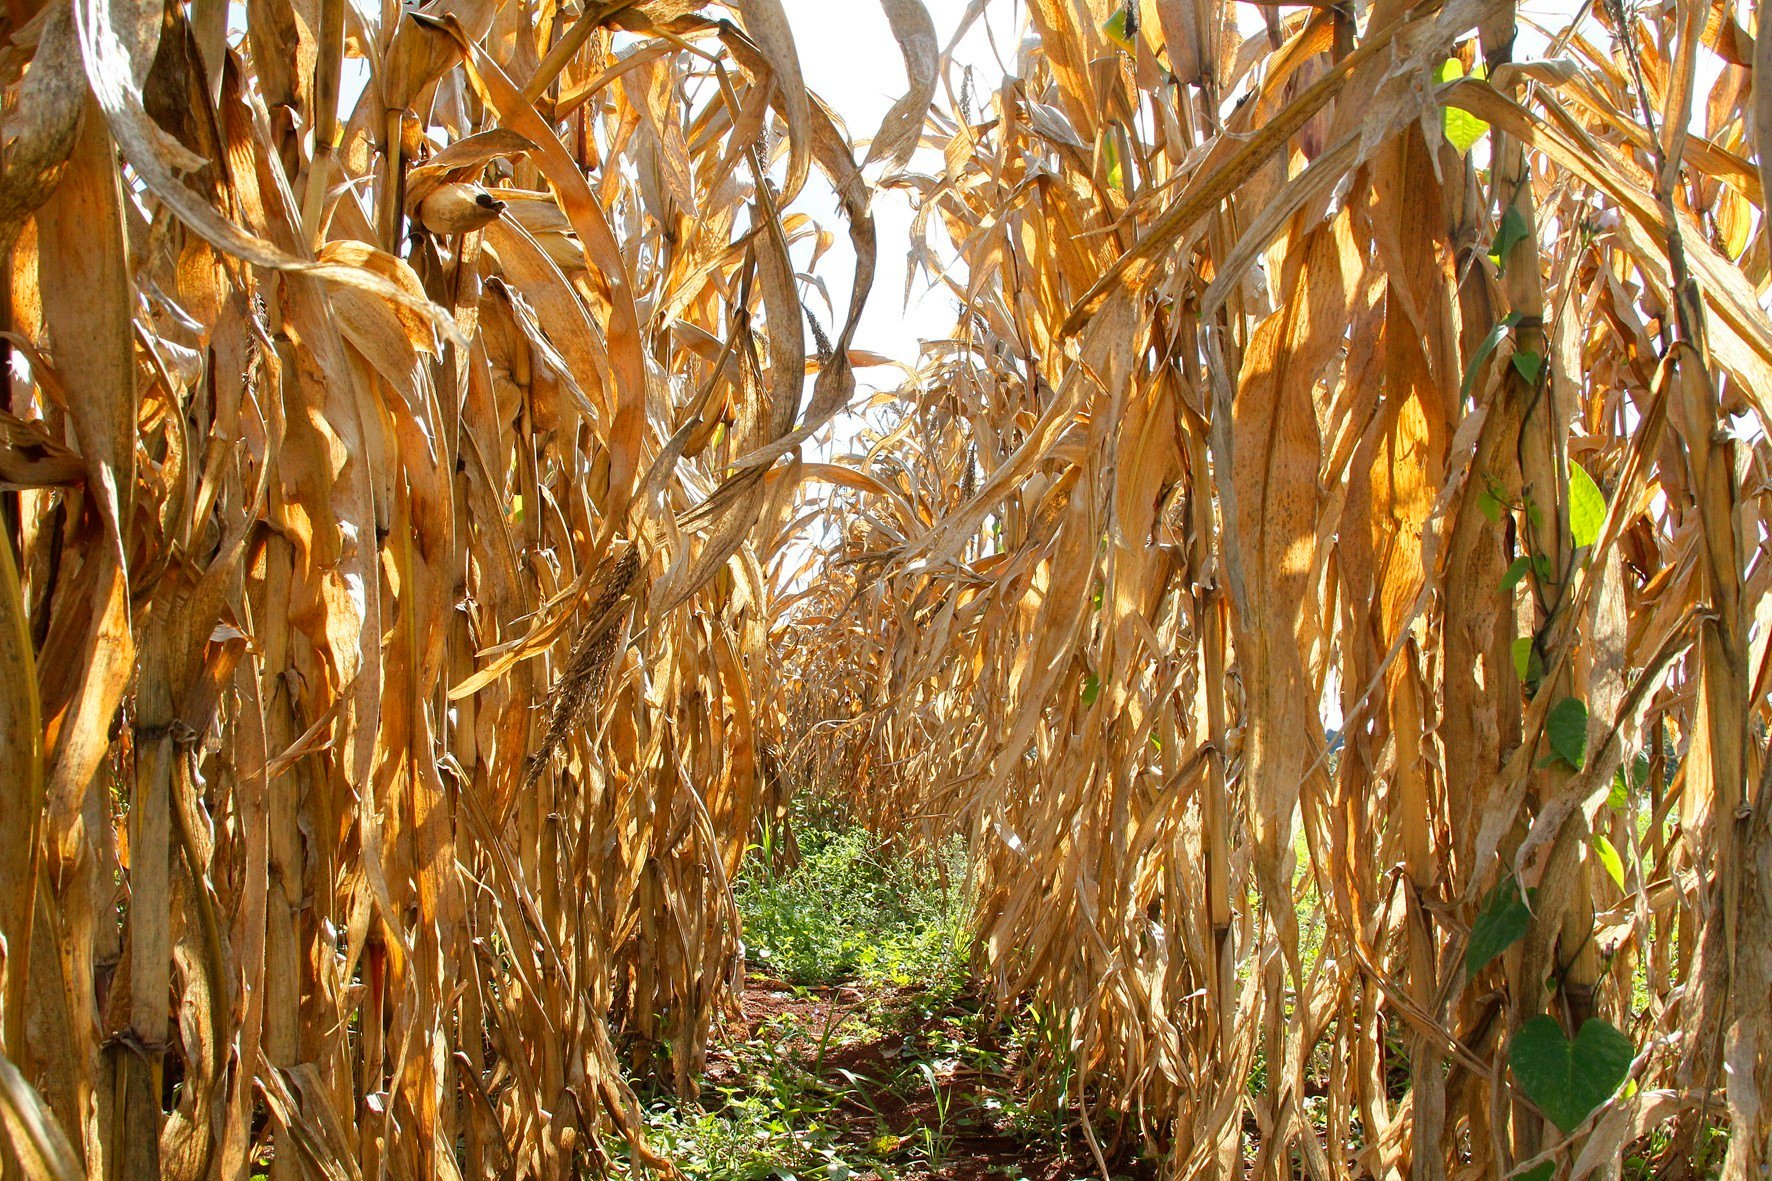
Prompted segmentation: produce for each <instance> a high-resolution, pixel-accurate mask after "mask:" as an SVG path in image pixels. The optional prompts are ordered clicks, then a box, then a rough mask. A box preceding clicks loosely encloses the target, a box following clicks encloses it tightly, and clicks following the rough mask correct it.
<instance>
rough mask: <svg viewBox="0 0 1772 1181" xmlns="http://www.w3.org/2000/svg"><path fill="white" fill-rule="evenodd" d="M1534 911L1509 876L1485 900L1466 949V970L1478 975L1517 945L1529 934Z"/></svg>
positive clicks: (1472, 926) (1472, 925) (1467, 972)
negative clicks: (1496, 958) (1490, 962)
mask: <svg viewBox="0 0 1772 1181" xmlns="http://www.w3.org/2000/svg"><path fill="white" fill-rule="evenodd" d="M1531 921H1532V912H1531V911H1530V910H1528V909H1527V908H1526V900H1525V899H1524V898H1521V897H1520V887H1519V885H1518V884H1517V883H1516V882H1515V881H1514V879H1513V878H1511V877H1509V878H1507V879H1506V880H1504V881H1503V882H1502V883H1501V884H1500V885H1498V886H1496V887H1495V888H1494V889H1493V890H1491V891H1489V897H1487V898H1485V899H1483V909H1482V911H1481V912H1480V913H1479V914H1478V915H1477V921H1476V922H1474V923H1472V924H1471V941H1470V943H1469V944H1468V945H1466V947H1465V949H1464V970H1465V973H1466V974H1467V975H1471V976H1475V975H1476V974H1477V972H1478V971H1479V970H1480V969H1481V968H1482V967H1483V966H1484V965H1485V964H1487V963H1488V962H1489V961H1490V960H1492V959H1494V958H1495V957H1496V956H1498V955H1500V954H1501V953H1502V952H1504V951H1506V950H1507V949H1508V948H1509V947H1511V946H1513V945H1514V944H1515V943H1516V942H1518V941H1519V940H1520V939H1521V938H1523V937H1524V936H1525V934H1526V927H1527V925H1528V924H1529V923H1531Z"/></svg>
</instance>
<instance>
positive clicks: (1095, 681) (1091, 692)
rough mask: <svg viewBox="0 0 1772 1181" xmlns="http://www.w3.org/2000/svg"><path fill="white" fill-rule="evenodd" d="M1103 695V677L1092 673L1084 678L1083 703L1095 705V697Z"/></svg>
mask: <svg viewBox="0 0 1772 1181" xmlns="http://www.w3.org/2000/svg"><path fill="white" fill-rule="evenodd" d="M1100 696H1101V678H1100V677H1098V676H1096V675H1095V674H1094V673H1090V674H1089V675H1088V676H1086V677H1084V678H1083V704H1084V705H1094V704H1095V699H1096V698H1097V697H1100Z"/></svg>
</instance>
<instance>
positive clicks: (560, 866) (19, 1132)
mask: <svg viewBox="0 0 1772 1181" xmlns="http://www.w3.org/2000/svg"><path fill="white" fill-rule="evenodd" d="M704 10H705V11H704ZM730 17H736V18H737V20H736V23H735V22H734V21H733V20H731V19H725V18H730ZM0 20H3V21H4V22H5V30H6V33H7V40H6V43H5V48H4V49H3V50H0V60H3V61H4V62H5V67H6V68H5V70H4V73H3V77H0V81H3V83H4V86H5V91H4V106H3V108H0V133H3V134H4V139H5V149H4V173H3V178H0V248H3V249H4V250H5V251H6V252H7V254H8V257H9V260H10V266H9V267H8V268H7V270H8V275H9V278H8V280H7V286H6V287H5V289H4V294H5V305H4V307H3V308H0V320H3V321H4V325H3V326H4V329H5V335H4V338H3V339H4V345H3V346H0V347H3V348H4V349H5V357H4V360H5V361H6V363H7V365H8V370H9V373H10V378H9V381H8V384H7V388H6V390H5V393H4V402H3V403H0V521H3V523H4V534H5V537H4V542H3V543H0V680H3V681H4V683H5V686H6V687H5V690H4V692H3V693H0V744H3V747H0V749H3V754H4V757H0V810H3V813H4V816H5V824H4V832H0V949H3V950H0V997H3V1000H0V1005H3V1008H0V1050H3V1052H4V1057H3V1058H0V1096H3V1102H0V1117H3V1118H0V1126H3V1127H4V1130H5V1133H6V1136H5V1139H6V1142H7V1145H8V1149H9V1154H8V1155H9V1157H10V1158H15V1159H17V1160H19V1161H21V1162H22V1163H23V1168H24V1170H25V1173H26V1175H28V1176H32V1177H38V1176H57V1177H67V1176H73V1175H77V1174H79V1173H85V1174H87V1175H91V1176H120V1177H130V1178H145V1177H160V1176H165V1177H185V1178H192V1179H195V1178H203V1177H210V1176H219V1177H225V1178H244V1177H246V1176H247V1175H248V1174H249V1173H251V1172H256V1171H258V1170H260V1169H261V1168H262V1163H261V1162H262V1161H263V1160H264V1159H265V1158H266V1156H267V1155H269V1157H270V1158H271V1161H272V1163H271V1165H270V1170H271V1173H272V1175H273V1176H274V1177H280V1178H292V1177H297V1176H303V1175H308V1174H316V1175H322V1176H327V1177H335V1178H346V1177H378V1176H392V1177H451V1176H469V1177H483V1176H494V1175H496V1176H510V1177H519V1176H520V1177H564V1176H576V1175H581V1174H582V1173H584V1172H585V1171H587V1170H589V1169H594V1168H595V1167H597V1165H598V1163H599V1162H600V1161H602V1160H603V1159H604V1157H605V1150H604V1147H603V1145H604V1140H605V1138H606V1137H607V1136H608V1135H609V1134H610V1133H611V1132H614V1133H615V1134H617V1135H620V1136H625V1137H628V1138H629V1139H631V1140H632V1141H633V1146H634V1151H635V1152H636V1153H637V1154H638V1155H639V1156H640V1157H641V1158H642V1159H645V1160H649V1161H652V1162H653V1163H655V1164H657V1165H658V1166H659V1167H660V1168H665V1169H668V1168H669V1166H668V1164H666V1163H664V1162H658V1161H656V1159H655V1158H653V1157H652V1156H651V1154H650V1152H649V1150H648V1149H647V1148H646V1146H645V1144H644V1140H643V1138H642V1137H641V1136H640V1135H639V1132H638V1129H637V1127H636V1117H635V1113H634V1112H633V1110H632V1098H631V1095H630V1093H629V1091H628V1086H627V1083H626V1082H625V1081H624V1078H625V1077H626V1076H628V1075H631V1074H633V1073H636V1072H646V1071H656V1072H658V1073H661V1074H663V1075H664V1076H665V1077H666V1079H667V1081H669V1082H670V1083H673V1084H674V1085H676V1086H678V1087H680V1088H685V1089H691V1088H693V1086H694V1084H695V1079H696V1077H697V1075H698V1074H699V1067H700V1062H701V1057H702V1054H703V1053H704V1049H705V1045H706V1040H707V1038H708V1035H709V1028H710V1023H711V1022H712V1021H713V1019H714V1018H715V1017H716V1015H717V1014H718V1012H719V1010H720V1009H721V1007H722V1006H723V1005H725V1004H727V1003H728V1002H729V1000H730V995H731V994H730V991H729V986H730V984H731V982H732V979H733V976H734V973H735V972H736V970H737V968H738V964H737V961H736V950H737V931H736V916H735V913H734V909H733V905H732V899H731V890H730V886H729V882H730V880H731V878H732V875H733V874H734V872H735V871H736V869H737V867H738V862H739V859H740V857H741V854H742V851H743V849H744V847H745V843H746V840H747V838H748V835H749V832H750V829H751V826H752V823H753V819H754V817H755V815H756V813H757V810H758V808H759V807H760V805H761V801H762V798H763V796H762V791H763V785H762V781H761V776H760V773H759V754H758V752H759V745H760V742H761V741H762V725H761V723H760V721H759V717H758V714H759V711H760V710H761V709H763V708H764V707H765V705H766V703H767V702H768V701H769V700H770V697H771V692H772V690H771V672H770V666H769V661H768V658H767V653H766V644H767V634H766V627H767V621H768V601H769V594H770V592H769V587H768V585H767V582H766V579H765V576H764V574H763V569H762V566H761V565H760V562H759V558H758V555H757V549H756V546H755V545H754V543H753V542H752V541H751V540H750V538H751V537H752V535H753V533H754V531H755V529H756V527H757V526H758V525H759V523H761V524H762V526H763V528H764V532H765V534H766V535H767V534H768V533H769V532H771V531H772V530H773V528H774V527H775V524H776V518H777V517H778V516H779V514H780V512H781V511H782V509H783V508H784V507H785V504H786V500H787V496H788V494H789V492H790V490H791V488H792V487H793V484H794V481H795V479H796V478H797V473H798V468H797V467H796V464H797V460H795V459H793V458H792V453H793V452H794V450H795V448H796V447H797V445H798V443H799V442H800V441H801V440H803V439H804V438H806V437H807V436H808V435H809V433H810V431H811V430H812V429H813V428H815V427H816V426H817V425H818V424H817V422H816V421H813V419H815V418H816V417H818V416H828V415H829V414H830V413H832V412H833V411H834V410H835V409H837V408H839V407H841V406H842V405H843V404H844V403H845V402H846V401H847V399H848V397H849V395H850V392H851V391H852V389H853V379H852V377H851V375H850V372H849V366H848V360H847V349H848V348H849V346H850V343H851V340H852V336H853V333H854V330H855V325H856V319H857V316H858V315H859V313H860V310H861V307H862V305H863V302H864V300H865V299H866V296H867V292H868V289H869V287H870V285H871V280H872V267H873V248H874V247H873V229H872V223H871V221H870V219H869V217H868V214H867V194H866V191H865V189H864V186H863V182H862V181H861V178H860V174H859V171H858V169H857V166H856V163H855V160H854V156H853V155H852V152H851V150H850V148H849V146H848V145H847V143H846V142H845V139H844V136H843V133H842V132H841V130H840V129H839V128H838V126H837V125H836V124H835V123H834V122H833V120H832V118H831V116H830V115H829V113H828V112H827V111H826V110H825V109H824V108H823V107H822V106H821V105H820V104H819V103H818V102H817V100H815V99H813V98H812V97H811V96H810V95H808V94H807V92H806V91H805V89H804V86H803V85H802V83H801V82H800V79H799V73H798V66H797V64H796V61H795V56H794V46H793V39H792V36H791V32H790V30H788V29H787V27H786V25H785V21H784V19H783V17H782V14H781V10H780V7H779V4H778V3H777V2H776V0H746V2H745V3H742V4H738V5H736V6H734V7H733V9H732V11H727V10H724V9H720V8H716V7H714V6H711V5H705V4H702V3H698V2H693V0H641V2H637V3H631V4H630V3H621V4H605V3H585V4H573V5H565V4H556V3H552V2H551V0H544V2H542V3H538V4H518V3H497V2H495V0H437V2H436V3H432V4H429V5H426V6H424V7H423V8H419V9H417V10H413V9H411V8H409V7H407V6H404V5H401V4H397V3H392V2H390V3H386V4H382V5H375V4H370V5H361V4H355V5H348V4H346V3H344V0H299V2H297V3H295V4H293V5H288V4H278V3H265V4H260V3H256V2H255V3H250V4H247V5H245V6H244V7H243V8H242V7H239V6H230V5H228V4H226V3H219V2H215V3H211V2H209V0H198V2H197V3H195V4H191V5H184V4H170V3H168V4H162V3H158V2H141V3H137V2H133V0H51V2H49V3H46V4H39V3H34V2H32V0H26V2H25V3H22V4H16V5H13V6H12V7H11V8H10V9H8V12H7V15H6V16H5V17H0ZM236 34H242V35H236ZM341 94H342V95H344V96H345V99H346V101H345V102H344V103H343V104H341V101H340V99H341ZM815 168H816V169H817V170H819V171H820V172H822V173H823V174H824V176H825V177H826V178H827V179H828V181H829V182H830V184H831V185H832V186H833V187H834V188H835V190H836V192H837V194H838V196H839V199H840V203H841V206H842V212H843V214H844V216H845V218H846V220H847V229H848V233H849V235H850V237H851V240H852V244H853V246H854V254H855V258H856V262H857V266H856V273H855V275H854V276H853V284H852V289H853V295H852V297H851V299H850V301H849V304H848V307H847V309H846V312H845V315H844V319H843V321H842V324H841V326H840V327H839V328H838V330H837V332H836V337H837V339H836V343H835V347H834V351H833V352H832V353H831V355H829V356H827V357H825V358H824V359H823V363H822V365H821V367H820V371H819V374H818V377H817V379H816V382H815V383H814V386H813V388H814V398H813V405H812V407H811V410H810V411H809V415H810V416H812V417H811V418H808V419H805V420H802V418H801V416H800V414H799V410H800V395H801V389H802V385H803V384H804V381H805V373H806V372H807V365H808V357H807V348H806V345H805V343H804V340H803V332H804V329H803V312H802V308H801V305H800V299H799V294H798V289H797V278H796V269H797V265H796V263H795V262H794V261H793V258H792V257H791V253H798V254H800V255H801V257H802V262H801V263H799V264H798V267H799V268H803V267H804V265H805V264H804V261H803V259H804V255H805V244H808V243H810V242H812V241H813V240H814V239H815V238H816V237H817V235H818V234H819V233H821V232H822V231H820V229H819V228H818V227H817V226H816V225H814V224H813V223H812V222H811V221H810V220H809V219H808V217H807V216H806V215H805V214H804V213H801V212H797V211H795V205H796V203H797V201H798V200H799V196H800V192H801V188H802V186H803V184H804V183H805V182H806V179H807V177H808V175H809V174H810V172H811V171H812V170H813V169H815ZM783 456H789V457H790V458H788V459H787V461H786V462H784V463H779V464H778V463H777V462H776V461H777V460H778V459H780V458H781V457H783ZM8 1175H12V1174H11V1173H9V1174H8Z"/></svg>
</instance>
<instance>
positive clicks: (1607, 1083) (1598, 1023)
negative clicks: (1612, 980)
mask: <svg viewBox="0 0 1772 1181" xmlns="http://www.w3.org/2000/svg"><path fill="white" fill-rule="evenodd" d="M1630 1062H1631V1041H1630V1039H1629V1038H1628V1037H1626V1036H1624V1034H1622V1033H1620V1032H1618V1030H1616V1029H1614V1028H1612V1026H1611V1025H1610V1024H1608V1023H1607V1022H1605V1021H1602V1020H1601V1019H1600V1018H1598V1017H1590V1018H1588V1020H1587V1022H1586V1023H1585V1024H1583V1025H1582V1027H1581V1030H1580V1032H1578V1033H1577V1034H1576V1035H1575V1040H1574V1041H1573V1042H1572V1041H1570V1040H1569V1039H1568V1038H1566V1037H1564V1036H1563V1027H1562V1026H1560V1025H1558V1024H1557V1021H1556V1018H1554V1017H1534V1018H1532V1020H1530V1021H1528V1022H1526V1024H1524V1025H1522V1026H1521V1027H1520V1032H1518V1033H1516V1034H1514V1040H1513V1044H1512V1045H1510V1046H1509V1047H1508V1065H1509V1066H1511V1067H1513V1071H1514V1078H1515V1079H1516V1080H1517V1081H1518V1082H1519V1084H1520V1089H1521V1090H1522V1091H1524V1092H1526V1098H1528V1099H1530V1100H1532V1102H1533V1103H1535V1104H1537V1105H1538V1110H1540V1111H1542V1112H1544V1114H1545V1117H1546V1118H1547V1119H1549V1120H1550V1122H1551V1123H1553V1124H1555V1125H1557V1127H1559V1128H1561V1129H1562V1130H1563V1131H1564V1132H1565V1133H1568V1132H1573V1131H1574V1130H1575V1129H1576V1128H1579V1127H1580V1126H1581V1124H1582V1121H1584V1120H1586V1119H1587V1117H1588V1116H1590V1115H1592V1114H1593V1113H1594V1112H1595V1111H1596V1110H1598V1109H1599V1107H1600V1106H1601V1105H1602V1104H1604V1103H1605V1102H1606V1101H1607V1100H1608V1099H1610V1098H1612V1096H1613V1095H1614V1094H1616V1093H1617V1091H1618V1088H1619V1085H1620V1084H1622V1083H1623V1082H1624V1080H1625V1076H1626V1075H1628V1074H1629V1073H1630Z"/></svg>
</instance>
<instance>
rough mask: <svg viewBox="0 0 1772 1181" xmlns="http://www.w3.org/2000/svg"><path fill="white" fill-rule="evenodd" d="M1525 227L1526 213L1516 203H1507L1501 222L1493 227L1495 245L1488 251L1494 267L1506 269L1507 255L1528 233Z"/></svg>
mask: <svg viewBox="0 0 1772 1181" xmlns="http://www.w3.org/2000/svg"><path fill="white" fill-rule="evenodd" d="M1530 233H1531V231H1530V230H1528V229H1527V228H1526V215H1525V214H1523V213H1521V212H1520V210H1519V207H1518V206H1516V205H1509V206H1508V207H1507V212H1506V213H1503V214H1502V215H1501V224H1500V225H1498V226H1496V227H1495V245H1494V246H1493V247H1492V248H1491V249H1490V251H1489V258H1490V259H1491V260H1492V261H1493V262H1494V263H1495V266H1496V269H1498V270H1501V271H1504V272H1505V271H1506V270H1507V256H1508V255H1509V254H1510V253H1511V252H1512V251H1513V248H1514V247H1515V246H1516V245H1518V244H1519V242H1520V239H1522V238H1525V237H1527V236H1528V235H1530Z"/></svg>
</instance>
